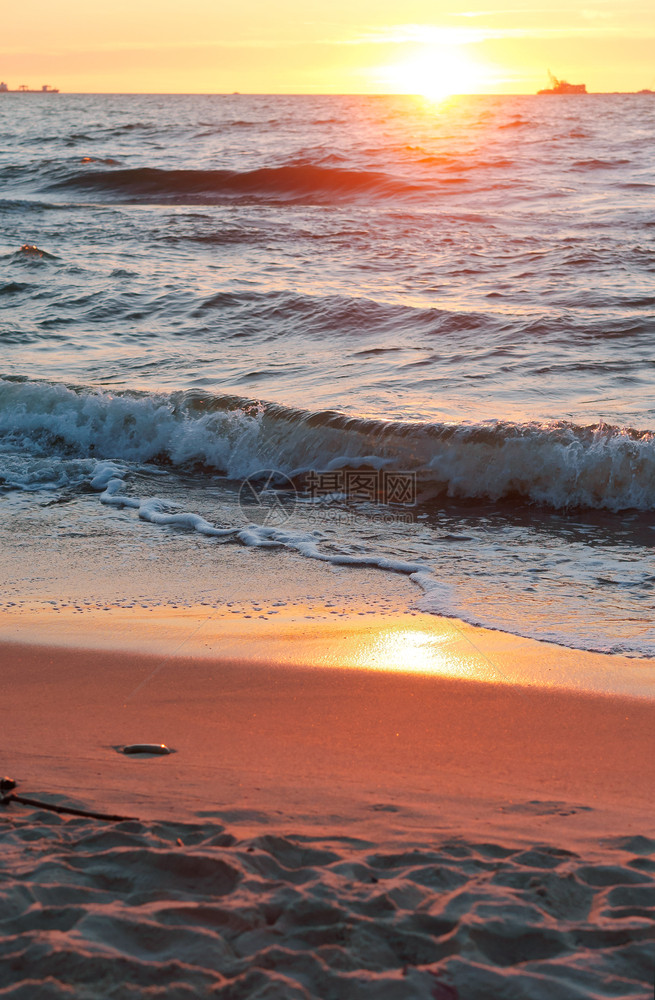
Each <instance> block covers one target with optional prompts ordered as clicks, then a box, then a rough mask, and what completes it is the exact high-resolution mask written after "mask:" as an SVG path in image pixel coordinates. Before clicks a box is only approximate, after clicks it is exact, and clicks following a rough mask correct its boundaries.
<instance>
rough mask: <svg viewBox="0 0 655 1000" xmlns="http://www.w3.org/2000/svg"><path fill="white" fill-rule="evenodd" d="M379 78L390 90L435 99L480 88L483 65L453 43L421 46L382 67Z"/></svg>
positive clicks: (469, 92) (482, 82)
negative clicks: (407, 55) (412, 52)
mask: <svg viewBox="0 0 655 1000" xmlns="http://www.w3.org/2000/svg"><path fill="white" fill-rule="evenodd" d="M381 78H382V79H383V81H384V86H385V87H386V88H388V91H389V92H390V93H394V94H419V95H421V96H422V97H426V98H428V99H430V100H435V101H439V100H443V99H444V98H446V97H450V96H451V95H453V94H472V93H479V92H480V90H482V89H484V73H483V68H482V67H481V66H480V65H479V64H477V63H475V62H474V61H473V60H472V59H471V58H470V57H469V56H468V55H467V54H466V53H464V52H463V51H462V50H461V49H460V48H459V47H457V46H454V45H439V44H431V45H423V46H421V48H420V49H417V50H416V52H415V53H414V54H413V55H411V56H409V57H408V58H406V59H403V60H402V61H401V62H397V63H393V64H391V65H389V66H385V67H383V68H382V72H381Z"/></svg>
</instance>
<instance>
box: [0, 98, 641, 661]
mask: <svg viewBox="0 0 655 1000" xmlns="http://www.w3.org/2000/svg"><path fill="white" fill-rule="evenodd" d="M654 151H655V98H653V96H652V95H648V94H641V95H582V96H561V97H552V96H551V97H548V96H546V97H543V96H520V97H519V96H511V97H496V96H485V97H460V98H452V99H450V100H448V101H444V102H441V103H434V102H429V101H427V100H423V99H420V98H412V97H336V96H329V97H287V96H245V95H232V96H225V95H212V96H152V95H150V96H125V95H122V96H111V95H102V96H89V95H34V96H26V95H2V96H0V180H1V183H2V187H1V190H0V254H1V255H2V274H1V276H0V302H1V303H2V313H1V319H0V511H3V512H4V515H5V516H4V517H3V518H2V519H1V520H0V533H2V534H3V537H4V540H5V544H8V538H9V535H8V534H7V533H8V532H11V531H12V525H13V526H14V531H15V530H16V528H17V526H18V530H19V531H22V533H23V534H22V538H21V545H22V548H23V556H22V558H24V560H25V564H26V565H27V564H29V561H30V552H32V553H35V552H36V551H37V548H38V546H39V539H40V538H43V537H45V535H46V534H48V533H50V534H51V533H52V531H53V530H56V531H59V532H60V533H61V539H62V544H63V543H64V541H65V538H69V539H70V538H74V537H78V538H84V540H85V545H86V546H87V551H88V549H89V547H90V549H91V551H93V552H97V559H98V573H101V572H102V559H103V553H105V552H106V551H107V548H108V546H112V545H114V544H116V538H117V535H116V524H117V522H116V518H117V516H120V518H121V532H123V534H122V535H121V536H120V537H121V539H122V541H121V544H124V543H125V542H124V533H125V532H128V533H131V534H132V535H133V537H134V539H135V545H136V546H137V549H138V544H139V542H138V539H139V538H141V539H143V538H145V537H146V534H144V533H147V540H148V545H150V546H153V545H154V547H155V550H157V549H158V548H160V549H161V551H162V552H163V550H164V548H165V542H166V538H170V537H171V535H172V534H175V536H176V552H178V553H179V546H180V545H182V547H183V548H184V546H188V553H187V557H186V559H185V560H181V564H180V565H181V568H180V591H181V592H183V591H184V586H185V581H186V580H188V579H189V578H190V577H192V575H193V561H194V557H195V553H196V551H197V549H196V548H195V545H196V543H197V540H198V538H199V537H202V539H203V540H204V543H205V544H207V545H210V546H213V547H215V560H216V566H217V569H218V568H219V567H220V560H221V551H222V546H225V545H229V546H240V547H241V549H242V550H243V551H244V553H246V551H248V552H249V553H250V558H252V556H253V549H258V550H261V551H260V554H259V556H258V558H260V559H262V560H263V559H266V560H274V559H276V558H279V553H280V552H282V551H291V552H294V553H296V554H297V558H298V560H299V561H302V560H305V559H312V560H321V561H323V562H325V563H327V564H331V565H332V566H340V567H345V569H344V570H342V572H349V573H353V572H354V573H357V572H359V567H369V570H368V572H369V573H370V571H371V569H372V570H375V571H376V572H379V573H380V574H389V573H395V574H402V575H404V576H407V577H409V578H410V580H411V581H412V583H414V584H415V585H416V587H415V601H414V606H415V607H417V608H420V609H422V610H427V611H431V612H434V613H438V614H446V615H449V616H454V617H459V618H462V619H465V620H467V621H469V622H473V623H477V624H481V625H485V626H488V627H492V628H497V629H502V630H505V631H507V632H515V633H518V634H521V635H527V636H533V637H536V638H542V639H548V640H550V641H554V642H557V643H561V644H564V645H567V646H572V647H576V648H584V649H592V650H599V651H606V652H622V653H625V654H628V655H635V656H644V655H645V656H652V655H654V654H655V628H654V626H653V617H654V606H655V560H654V559H653V543H654V542H655V353H654V344H655V315H654V313H655V175H654V174H653V166H652V165H653V154H654ZM61 509H65V511H66V517H65V519H64V520H63V521H62V519H61V518H60V519H59V521H57V522H56V525H55V521H53V517H54V515H53V510H55V511H59V510H61ZM26 525H27V526H29V527H28V528H26ZM53 525H55V527H53ZM194 539H195V540H196V541H195V542H194ZM1 541H2V539H0V542H1ZM13 544H14V545H15V534H14V542H13ZM203 558H206V552H205V553H204V555H203ZM251 566H252V571H253V573H256V572H257V569H256V563H251ZM182 567H183V568H182ZM30 596H33V594H32V593H31V591H30V585H29V576H28V575H27V576H25V577H24V578H23V583H21V581H20V580H18V581H17V580H16V579H13V580H8V581H6V585H5V592H4V601H5V603H8V602H9V598H11V603H16V602H17V601H19V602H20V600H21V599H28V598H29V597H30ZM2 600H3V595H0V603H1V602H2Z"/></svg>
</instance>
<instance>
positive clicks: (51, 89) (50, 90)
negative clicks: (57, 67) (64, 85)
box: [0, 80, 59, 94]
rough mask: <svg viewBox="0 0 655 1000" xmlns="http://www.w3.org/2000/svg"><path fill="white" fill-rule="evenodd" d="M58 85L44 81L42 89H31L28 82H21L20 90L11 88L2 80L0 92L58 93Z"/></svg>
mask: <svg viewBox="0 0 655 1000" xmlns="http://www.w3.org/2000/svg"><path fill="white" fill-rule="evenodd" d="M58 93H59V88H58V87H51V86H50V84H48V83H44V84H43V86H42V87H41V89H40V90H30V88H29V87H28V86H27V84H26V83H21V85H20V87H19V88H18V90H10V89H9V87H8V86H7V84H6V83H5V82H4V80H3V81H2V82H0V94H58Z"/></svg>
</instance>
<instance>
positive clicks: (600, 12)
mask: <svg viewBox="0 0 655 1000" xmlns="http://www.w3.org/2000/svg"><path fill="white" fill-rule="evenodd" d="M182 11H183V13H182ZM654 53H655V13H654V12H653V5H652V0H644V2H642V0H571V2H569V3H561V4H560V5H557V0H555V5H553V4H548V3H545V2H544V0H534V2H529V0H483V2H477V3H476V2H475V0H404V2H403V3H399V2H398V0H330V3H329V4H328V3H325V4H324V3H321V4H318V3H317V2H315V0H275V2H272V0H222V2H221V0H219V2H217V0H186V3H185V4H184V5H183V4H182V3H180V2H179V0H176V2H173V0H131V2H128V0H112V3H111V4H110V3H108V2H104V3H101V4H98V3H89V0H33V2H31V3H28V4H15V3H12V4H7V5H5V7H4V8H3V26H2V33H1V37H0V79H3V80H6V81H7V83H8V84H9V86H10V87H12V88H13V87H17V86H18V85H19V84H22V83H27V84H29V85H30V86H31V87H40V86H41V84H42V83H46V82H47V83H50V84H53V85H55V86H59V87H60V88H61V89H62V90H64V91H69V92H71V91H81V92H107V91H108V92H163V93H175V92H177V93H198V92H200V93H225V92H231V91H234V90H238V91H241V92H243V93H382V92H414V91H416V90H429V89H430V88H432V89H434V90H435V92H438V91H439V90H442V89H450V90H452V91H454V92H460V93H466V92H468V93H486V92H488V93H532V92H534V91H535V90H537V89H538V88H539V87H542V86H544V85H546V83H547V70H548V69H549V68H550V69H552V71H553V72H554V73H555V74H556V75H557V76H559V77H563V78H566V79H568V80H569V81H570V82H572V83H578V82H584V83H586V84H587V88H588V90H590V91H603V90H639V89H641V88H643V87H650V88H653V89H655V55H654Z"/></svg>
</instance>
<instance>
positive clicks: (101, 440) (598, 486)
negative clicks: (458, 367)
mask: <svg viewBox="0 0 655 1000" xmlns="http://www.w3.org/2000/svg"><path fill="white" fill-rule="evenodd" d="M0 434H1V435H2V438H3V442H4V446H5V447H8V448H13V449H15V450H21V451H24V450H27V451H29V452H30V453H32V454H40V455H44V456H47V455H51V454H52V453H53V452H54V453H56V454H58V455H62V456H66V457H68V458H76V459H80V458H81V459H86V458H94V459H107V460H112V461H126V462H135V463H163V464H167V465H172V466H175V467H179V468H189V467H195V468H197V469H203V468H204V469H207V470H209V471H211V472H219V473H221V474H223V475H226V476H227V477H229V478H230V479H233V480H239V479H244V478H246V477H249V476H256V475H258V474H260V473H261V472H262V470H271V469H272V470H275V471H277V472H280V473H283V474H285V475H287V476H289V477H290V478H292V479H293V480H294V482H296V483H297V484H298V485H299V486H300V487H301V488H302V486H303V484H304V482H305V477H306V475H307V473H308V472H310V471H315V472H329V471H334V470H338V469H343V468H361V467H368V468H374V469H383V470H390V471H403V472H409V473H413V474H414V475H415V476H416V481H417V484H418V490H419V499H425V500H428V499H430V498H434V497H439V496H448V497H451V498H461V499H484V500H490V501H493V502H505V503H517V502H518V503H522V504H524V503H537V504H545V505H549V506H551V507H554V508H572V507H586V508H592V509H605V510H610V511H620V510H626V509H638V510H655V434H653V433H652V432H650V431H639V430H635V429H632V428H620V427H615V426H610V425H606V424H598V425H591V426H586V427H585V426H579V425H576V424H573V423H567V422H564V421H555V422H550V423H536V422H529V423H509V422H500V421H489V422H486V423H477V424H449V423H422V422H414V423H401V422H391V421H381V420H370V419H364V418H361V417H350V416H347V415H345V414H343V413H338V412H334V411H319V412H311V411H307V410H300V409H293V408H290V407H284V406H281V405H278V404H275V403H264V402H261V401H259V400H249V399H245V398H242V397H238V396H214V395H211V394H209V393H205V392H201V391H199V390H190V391H186V392H176V393H171V394H166V393H158V394H157V393H148V392H137V391H121V392H116V393H112V392H108V391H104V390H100V389H93V388H89V387H71V386H65V385H62V384H58V383H50V382H37V381H28V380H27V379H23V378H16V377H13V378H12V377H4V378H1V379H0ZM13 485H20V484H18V483H15V484H13Z"/></svg>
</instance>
